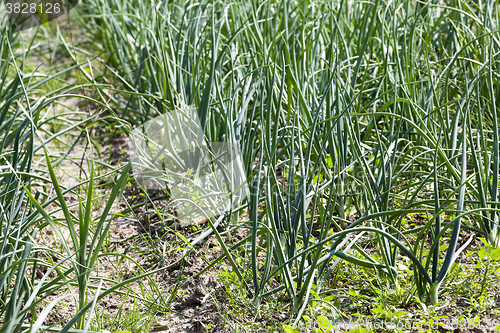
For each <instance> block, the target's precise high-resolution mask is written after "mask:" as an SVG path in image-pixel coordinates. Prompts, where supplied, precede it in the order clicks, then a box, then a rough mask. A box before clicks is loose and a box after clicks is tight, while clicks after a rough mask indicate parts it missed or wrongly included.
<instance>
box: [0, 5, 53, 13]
mask: <svg viewBox="0 0 500 333" xmlns="http://www.w3.org/2000/svg"><path fill="white" fill-rule="evenodd" d="M5 9H6V11H7V14H11V13H14V14H35V13H38V14H59V13H61V11H62V8H61V4H59V3H54V4H52V3H39V4H37V3H35V2H32V3H26V2H24V3H18V2H16V3H10V2H7V3H6V4H5Z"/></svg>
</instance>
